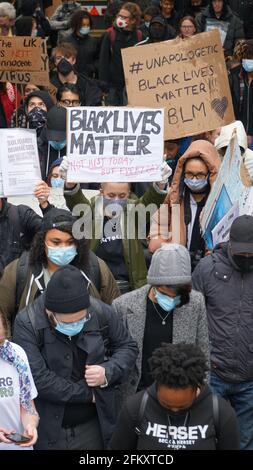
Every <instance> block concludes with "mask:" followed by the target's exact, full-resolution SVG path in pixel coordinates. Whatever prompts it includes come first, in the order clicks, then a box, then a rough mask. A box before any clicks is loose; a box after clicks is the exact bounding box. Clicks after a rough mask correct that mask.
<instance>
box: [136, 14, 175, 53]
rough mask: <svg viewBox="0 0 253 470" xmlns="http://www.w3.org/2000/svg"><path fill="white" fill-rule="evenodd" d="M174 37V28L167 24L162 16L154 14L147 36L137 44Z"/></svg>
mask: <svg viewBox="0 0 253 470" xmlns="http://www.w3.org/2000/svg"><path fill="white" fill-rule="evenodd" d="M174 37H175V30H174V29H173V28H172V27H171V26H169V25H168V24H167V22H166V20H165V18H163V17H162V16H154V17H153V18H152V19H151V21H150V25H149V28H148V36H147V38H146V39H144V41H141V42H139V43H138V44H137V46H141V45H142V44H150V43H155V42H161V41H167V40H168V39H173V38H174Z"/></svg>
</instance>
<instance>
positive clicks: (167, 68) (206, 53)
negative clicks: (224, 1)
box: [121, 30, 234, 139]
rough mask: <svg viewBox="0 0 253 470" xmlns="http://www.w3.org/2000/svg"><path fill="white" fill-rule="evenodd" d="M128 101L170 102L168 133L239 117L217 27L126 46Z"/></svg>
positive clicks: (200, 128) (190, 131)
mask: <svg viewBox="0 0 253 470" xmlns="http://www.w3.org/2000/svg"><path fill="white" fill-rule="evenodd" d="M121 53H122V58H123V65H124V73H125V80H126V88H127V95H128V102H129V105H130V106H131V105H134V106H143V103H145V105H147V106H152V107H158V108H159V107H165V108H166V109H165V139H175V138H179V137H184V136H188V135H194V134H198V133H201V132H204V131H208V130H212V129H215V128H217V127H221V126H224V125H225V124H229V123H230V122H232V121H233V120H234V113H233V106H232V100H231V94H230V89H229V83H228V77H227V70H226V65H225V61H224V54H223V50H222V45H221V40H220V33H219V31H218V30H214V31H211V32H209V33H201V34H197V35H196V36H193V37H192V38H189V39H187V40H185V41H182V40H181V39H179V38H178V39H173V40H171V41H163V42H159V43H155V44H147V45H140V46H137V47H136V46H135V47H128V48H126V49H122V51H121Z"/></svg>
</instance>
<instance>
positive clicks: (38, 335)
mask: <svg viewBox="0 0 253 470" xmlns="http://www.w3.org/2000/svg"><path fill="white" fill-rule="evenodd" d="M26 311H27V315H28V318H29V320H30V322H31V325H32V329H33V332H34V336H35V338H36V342H37V346H38V348H39V349H40V350H41V349H42V346H43V335H42V331H41V330H38V329H37V328H36V326H35V309H34V307H33V304H30V305H28V306H27V307H26Z"/></svg>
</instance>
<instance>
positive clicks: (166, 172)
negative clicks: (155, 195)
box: [156, 162, 172, 190]
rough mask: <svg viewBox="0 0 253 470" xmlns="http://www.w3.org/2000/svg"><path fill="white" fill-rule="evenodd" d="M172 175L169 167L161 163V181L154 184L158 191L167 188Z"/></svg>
mask: <svg viewBox="0 0 253 470" xmlns="http://www.w3.org/2000/svg"><path fill="white" fill-rule="evenodd" d="M171 174H172V169H171V168H170V166H169V165H168V164H167V163H166V162H163V163H162V165H161V181H158V182H157V183H156V184H157V186H158V187H159V189H161V190H164V189H166V187H167V184H168V181H169V177H170V176H171Z"/></svg>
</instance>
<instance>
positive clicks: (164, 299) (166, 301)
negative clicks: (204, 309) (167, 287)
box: [155, 290, 181, 312]
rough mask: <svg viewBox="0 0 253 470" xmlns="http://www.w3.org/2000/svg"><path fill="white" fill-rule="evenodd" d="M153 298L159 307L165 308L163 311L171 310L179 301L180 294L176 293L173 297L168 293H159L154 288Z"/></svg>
mask: <svg viewBox="0 0 253 470" xmlns="http://www.w3.org/2000/svg"><path fill="white" fill-rule="evenodd" d="M155 298H156V300H157V302H158V304H159V305H160V307H161V308H162V309H163V310H165V312H171V311H172V310H174V308H176V307H177V306H178V305H179V304H180V303H181V296H180V295H177V296H176V297H175V298H173V297H170V296H169V295H165V294H161V292H158V291H157V290H156V294H155Z"/></svg>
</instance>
